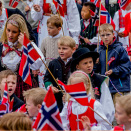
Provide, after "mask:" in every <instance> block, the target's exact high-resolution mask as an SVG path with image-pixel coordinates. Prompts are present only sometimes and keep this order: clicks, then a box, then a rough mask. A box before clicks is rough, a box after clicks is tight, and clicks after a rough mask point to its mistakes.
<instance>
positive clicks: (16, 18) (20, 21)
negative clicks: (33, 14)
mask: <svg viewBox="0 0 131 131" xmlns="http://www.w3.org/2000/svg"><path fill="white" fill-rule="evenodd" d="M10 20H12V21H14V24H13V22H12V23H11V24H12V25H14V26H16V24H15V23H17V25H18V26H16V27H17V28H18V29H19V31H20V32H21V33H24V32H25V33H26V35H27V37H28V38H29V32H28V29H27V26H26V22H25V20H24V18H23V17H22V16H21V15H18V14H14V15H11V16H10V17H9V18H8V19H7V21H6V24H5V28H4V31H3V34H2V36H1V41H2V43H5V42H7V41H8V40H7V34H6V28H7V24H8V23H9V21H10Z"/></svg>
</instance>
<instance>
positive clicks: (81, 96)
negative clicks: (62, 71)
mask: <svg viewBox="0 0 131 131" xmlns="http://www.w3.org/2000/svg"><path fill="white" fill-rule="evenodd" d="M58 83H59V84H60V85H61V86H62V88H63V89H64V90H65V91H66V92H67V93H68V94H69V95H70V96H72V97H73V98H74V99H75V100H76V101H77V102H78V103H79V104H81V105H83V106H89V103H88V97H87V92H86V90H85V86H84V83H83V82H81V83H78V84H74V85H65V84H64V83H63V82H61V81H60V80H58Z"/></svg>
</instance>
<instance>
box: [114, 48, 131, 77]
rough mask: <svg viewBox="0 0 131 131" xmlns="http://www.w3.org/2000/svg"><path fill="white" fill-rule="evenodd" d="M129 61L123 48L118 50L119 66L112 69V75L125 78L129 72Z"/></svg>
mask: <svg viewBox="0 0 131 131" xmlns="http://www.w3.org/2000/svg"><path fill="white" fill-rule="evenodd" d="M129 67H130V60H129V57H128V55H127V52H126V50H125V49H124V47H122V46H121V47H120V48H119V65H118V66H116V67H114V68H113V69H112V71H113V73H112V75H113V74H114V75H117V76H118V75H120V76H121V77H123V78H124V77H125V76H126V75H127V74H129V72H130V68H129Z"/></svg>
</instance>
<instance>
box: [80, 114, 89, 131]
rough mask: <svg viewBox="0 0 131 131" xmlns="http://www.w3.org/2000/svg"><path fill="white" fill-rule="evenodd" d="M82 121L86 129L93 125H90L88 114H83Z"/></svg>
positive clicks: (86, 130) (85, 130)
mask: <svg viewBox="0 0 131 131" xmlns="http://www.w3.org/2000/svg"><path fill="white" fill-rule="evenodd" d="M81 122H82V124H83V127H84V131H88V130H90V129H91V127H90V119H89V118H88V117H87V116H82V117H81Z"/></svg>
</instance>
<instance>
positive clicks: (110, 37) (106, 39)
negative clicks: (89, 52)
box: [100, 31, 114, 46]
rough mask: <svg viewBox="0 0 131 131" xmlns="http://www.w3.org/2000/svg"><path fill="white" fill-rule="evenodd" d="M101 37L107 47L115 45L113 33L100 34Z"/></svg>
mask: <svg viewBox="0 0 131 131" xmlns="http://www.w3.org/2000/svg"><path fill="white" fill-rule="evenodd" d="M100 37H101V40H102V41H103V43H104V45H105V46H107V45H111V44H112V43H113V37H114V33H112V32H111V31H102V32H100Z"/></svg>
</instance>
